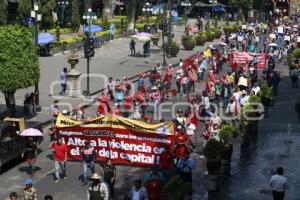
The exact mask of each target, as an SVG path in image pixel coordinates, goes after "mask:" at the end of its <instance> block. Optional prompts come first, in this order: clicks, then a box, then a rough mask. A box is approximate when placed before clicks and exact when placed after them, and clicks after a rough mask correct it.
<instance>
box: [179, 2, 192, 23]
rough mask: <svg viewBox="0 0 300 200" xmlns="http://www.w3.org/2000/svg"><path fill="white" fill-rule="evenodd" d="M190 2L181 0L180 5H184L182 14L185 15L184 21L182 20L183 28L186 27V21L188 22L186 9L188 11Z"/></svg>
mask: <svg viewBox="0 0 300 200" xmlns="http://www.w3.org/2000/svg"><path fill="white" fill-rule="evenodd" d="M191 5H192V4H191V2H190V1H189V0H185V1H183V2H181V6H182V7H184V16H185V22H184V26H185V28H186V27H187V23H188V16H187V15H188V11H189V7H191Z"/></svg>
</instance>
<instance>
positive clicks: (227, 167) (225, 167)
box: [221, 160, 231, 176]
mask: <svg viewBox="0 0 300 200" xmlns="http://www.w3.org/2000/svg"><path fill="white" fill-rule="evenodd" d="M221 164H222V167H221V174H222V175H225V176H228V175H230V172H231V160H221Z"/></svg>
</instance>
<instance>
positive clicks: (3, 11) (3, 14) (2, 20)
mask: <svg viewBox="0 0 300 200" xmlns="http://www.w3.org/2000/svg"><path fill="white" fill-rule="evenodd" d="M7 5H8V4H7V0H0V25H3V24H6V20H7Z"/></svg>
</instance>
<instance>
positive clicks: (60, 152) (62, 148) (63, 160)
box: [50, 138, 68, 183]
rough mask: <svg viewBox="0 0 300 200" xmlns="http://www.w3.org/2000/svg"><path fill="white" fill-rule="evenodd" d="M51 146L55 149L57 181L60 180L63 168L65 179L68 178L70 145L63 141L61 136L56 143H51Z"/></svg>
mask: <svg viewBox="0 0 300 200" xmlns="http://www.w3.org/2000/svg"><path fill="white" fill-rule="evenodd" d="M50 148H51V149H52V150H53V151H54V164H55V183H58V182H59V180H60V174H59V170H60V169H61V170H62V172H63V174H62V177H63V179H66V178H67V170H66V164H67V153H68V147H67V145H66V144H64V143H63V142H62V139H61V138H57V141H56V143H51V144H50Z"/></svg>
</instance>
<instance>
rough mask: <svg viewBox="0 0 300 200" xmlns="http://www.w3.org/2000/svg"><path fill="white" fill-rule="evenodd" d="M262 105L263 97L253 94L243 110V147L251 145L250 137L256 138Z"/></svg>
mask: <svg viewBox="0 0 300 200" xmlns="http://www.w3.org/2000/svg"><path fill="white" fill-rule="evenodd" d="M260 106H261V98H260V97H258V96H253V97H250V99H249V103H248V104H246V105H245V106H244V107H243V108H242V110H241V122H240V126H241V130H242V145H241V147H242V148H243V147H247V146H248V145H249V141H250V138H253V137H254V138H256V135H257V130H258V121H259V120H260V119H261V112H260V109H259V108H261V107H260Z"/></svg>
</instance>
